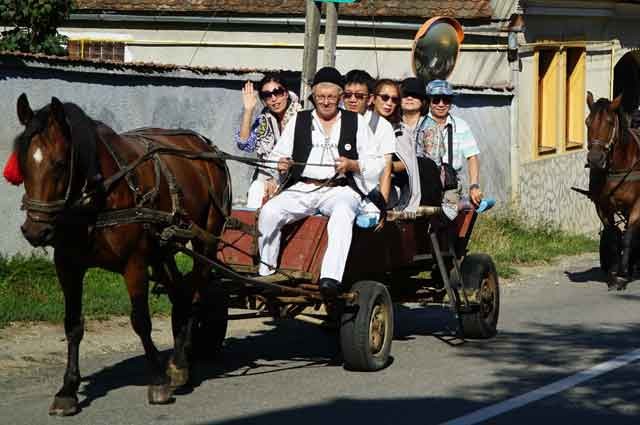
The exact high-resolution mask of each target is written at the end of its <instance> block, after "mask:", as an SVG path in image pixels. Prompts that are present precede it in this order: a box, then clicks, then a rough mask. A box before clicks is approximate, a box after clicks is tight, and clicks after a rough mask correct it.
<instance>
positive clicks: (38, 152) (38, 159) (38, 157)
mask: <svg viewBox="0 0 640 425" xmlns="http://www.w3.org/2000/svg"><path fill="white" fill-rule="evenodd" d="M42 158H43V157H42V151H41V150H40V148H38V149H36V151H35V152H34V153H33V160H34V161H35V162H36V164H40V163H41V162H42Z"/></svg>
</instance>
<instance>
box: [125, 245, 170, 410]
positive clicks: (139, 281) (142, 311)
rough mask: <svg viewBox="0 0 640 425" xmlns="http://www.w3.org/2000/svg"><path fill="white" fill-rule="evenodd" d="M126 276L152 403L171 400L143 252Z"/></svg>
mask: <svg viewBox="0 0 640 425" xmlns="http://www.w3.org/2000/svg"><path fill="white" fill-rule="evenodd" d="M124 279H125V283H126V284H127V291H128V292H129V299H130V300H131V326H132V327H133V330H134V331H135V333H136V334H138V336H139V337H140V341H141V342H142V346H143V347H144V352H145V357H146V359H147V364H148V366H149V368H150V373H151V383H150V385H149V389H148V399H149V403H150V404H167V403H171V402H172V401H173V399H172V398H171V389H170V387H169V379H168V378H167V375H166V374H165V371H164V367H163V362H162V360H161V356H160V353H159V352H158V349H157V348H156V346H155V344H154V343H153V341H152V339H151V316H150V314H149V299H148V297H149V280H148V277H147V264H146V263H145V262H144V261H143V260H142V257H141V256H140V255H137V256H134V257H132V258H131V259H130V260H129V262H128V263H127V265H126V267H125V271H124Z"/></svg>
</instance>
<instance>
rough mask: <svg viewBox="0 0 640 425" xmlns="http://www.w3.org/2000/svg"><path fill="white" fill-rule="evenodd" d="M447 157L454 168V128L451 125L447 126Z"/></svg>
mask: <svg viewBox="0 0 640 425" xmlns="http://www.w3.org/2000/svg"><path fill="white" fill-rule="evenodd" d="M447 157H448V159H449V165H451V166H452V167H453V126H452V125H451V123H449V124H447Z"/></svg>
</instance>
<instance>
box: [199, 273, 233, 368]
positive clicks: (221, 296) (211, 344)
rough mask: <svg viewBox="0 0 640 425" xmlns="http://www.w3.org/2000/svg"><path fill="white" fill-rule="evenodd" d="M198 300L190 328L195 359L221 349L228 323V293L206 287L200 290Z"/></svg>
mask: <svg viewBox="0 0 640 425" xmlns="http://www.w3.org/2000/svg"><path fill="white" fill-rule="evenodd" d="M212 285H213V283H212ZM199 302H200V306H198V308H197V309H196V313H195V317H194V323H193V327H192V329H191V332H192V334H191V341H192V349H191V352H192V354H193V357H194V358H195V359H202V360H207V359H212V358H215V357H217V356H218V355H220V352H221V350H222V343H223V342H224V339H225V337H226V335H227V325H228V323H229V294H228V293H227V292H226V291H221V290H214V289H208V290H205V291H203V292H201V294H200V301H199Z"/></svg>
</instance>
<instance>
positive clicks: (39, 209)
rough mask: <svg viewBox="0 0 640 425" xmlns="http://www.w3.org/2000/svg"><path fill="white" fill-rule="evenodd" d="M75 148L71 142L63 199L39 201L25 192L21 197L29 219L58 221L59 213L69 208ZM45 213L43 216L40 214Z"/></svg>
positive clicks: (74, 166)
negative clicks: (69, 162) (68, 168)
mask: <svg viewBox="0 0 640 425" xmlns="http://www.w3.org/2000/svg"><path fill="white" fill-rule="evenodd" d="M74 154H75V149H74V147H73V143H71V165H70V172H69V180H68V181H67V190H66V191H65V195H64V199H58V200H56V201H39V200H37V199H31V198H29V197H28V196H27V194H26V193H25V194H24V196H23V197H22V207H21V209H22V210H26V211H27V217H29V218H30V219H31V221H34V222H38V223H48V224H53V223H55V222H56V221H58V219H59V217H60V215H61V214H62V213H63V212H64V211H65V210H67V209H68V208H69V203H70V202H69V200H70V198H71V188H72V187H73V177H74V174H75V168H76V164H75V163H76V160H75V155H74ZM40 213H41V214H45V215H44V216H42V215H40Z"/></svg>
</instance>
